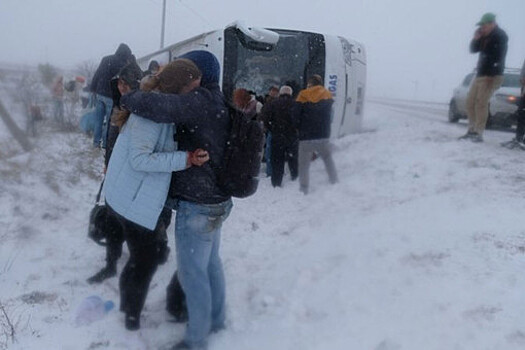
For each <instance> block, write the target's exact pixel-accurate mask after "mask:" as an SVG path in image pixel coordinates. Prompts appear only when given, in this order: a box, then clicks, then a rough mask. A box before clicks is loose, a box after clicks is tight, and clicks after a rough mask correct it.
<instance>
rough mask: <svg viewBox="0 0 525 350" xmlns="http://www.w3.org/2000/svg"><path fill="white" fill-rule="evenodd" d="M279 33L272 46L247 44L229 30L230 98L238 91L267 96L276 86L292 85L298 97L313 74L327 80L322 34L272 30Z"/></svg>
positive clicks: (226, 65) (227, 89) (227, 92)
mask: <svg viewBox="0 0 525 350" xmlns="http://www.w3.org/2000/svg"><path fill="white" fill-rule="evenodd" d="M271 30H272V31H275V32H277V33H278V34H279V41H278V42H277V44H275V45H274V46H272V47H267V48H258V47H250V46H249V45H246V44H245V43H244V42H243V40H241V38H240V37H239V34H238V33H237V32H236V29H235V28H227V29H226V31H225V54H224V75H223V77H224V78H223V92H224V94H225V96H226V97H227V98H229V97H230V96H231V94H232V92H233V90H234V89H236V88H245V89H247V90H251V91H254V92H255V93H256V94H257V95H259V96H264V95H265V94H266V93H267V92H268V90H269V88H270V87H271V86H273V85H276V86H281V85H285V84H286V85H290V86H291V87H292V89H293V90H294V95H295V94H297V93H298V92H299V90H300V89H302V88H303V87H304V86H305V81H306V78H307V76H308V75H310V74H320V75H321V76H323V77H324V69H325V67H324V66H325V46H324V37H323V36H322V35H320V34H314V33H305V32H298V31H287V30H279V29H271Z"/></svg>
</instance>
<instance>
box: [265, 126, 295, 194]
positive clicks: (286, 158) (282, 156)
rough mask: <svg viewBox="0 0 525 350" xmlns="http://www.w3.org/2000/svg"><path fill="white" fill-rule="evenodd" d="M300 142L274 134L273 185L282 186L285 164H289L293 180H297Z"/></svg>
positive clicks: (272, 157)
mask: <svg viewBox="0 0 525 350" xmlns="http://www.w3.org/2000/svg"><path fill="white" fill-rule="evenodd" d="M298 154H299V140H298V139H296V138H294V139H289V138H287V137H285V136H283V135H279V134H272V155H271V162H272V185H273V187H277V186H281V184H282V182H283V174H284V164H285V163H286V162H287V163H288V168H289V169H290V175H291V176H292V180H295V179H296V178H297V174H298V173H299V172H298V168H299V165H298V157H299V156H298Z"/></svg>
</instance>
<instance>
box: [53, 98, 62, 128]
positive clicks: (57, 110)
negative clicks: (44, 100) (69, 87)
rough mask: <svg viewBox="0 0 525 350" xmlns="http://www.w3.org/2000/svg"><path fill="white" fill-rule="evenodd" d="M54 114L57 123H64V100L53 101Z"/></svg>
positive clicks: (56, 99)
mask: <svg viewBox="0 0 525 350" xmlns="http://www.w3.org/2000/svg"><path fill="white" fill-rule="evenodd" d="M53 107H54V108H53V112H54V114H55V121H56V122H58V123H60V124H62V123H64V100H62V98H61V97H59V98H54V99H53Z"/></svg>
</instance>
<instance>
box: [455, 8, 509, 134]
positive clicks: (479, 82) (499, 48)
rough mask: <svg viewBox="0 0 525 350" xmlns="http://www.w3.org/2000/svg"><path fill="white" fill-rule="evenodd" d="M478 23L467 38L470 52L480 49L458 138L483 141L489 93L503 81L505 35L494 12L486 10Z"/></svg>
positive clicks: (505, 50) (506, 39)
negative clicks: (464, 125)
mask: <svg viewBox="0 0 525 350" xmlns="http://www.w3.org/2000/svg"><path fill="white" fill-rule="evenodd" d="M477 25H478V26H479V27H478V29H477V30H476V32H475V33H474V38H473V39H472V41H471V42H470V52H472V53H477V52H479V60H478V66H477V74H476V78H475V80H474V82H473V83H472V85H471V86H470V90H469V93H468V96H467V116H468V131H467V133H466V134H465V135H463V136H461V137H460V139H469V140H471V141H472V142H483V132H484V131H485V127H486V124H487V119H488V116H489V100H490V97H491V96H492V94H493V93H494V91H496V90H497V89H499V87H500V86H501V84H502V83H503V70H504V69H505V57H506V55H507V42H508V37H507V34H506V33H505V31H503V30H502V29H501V28H500V27H499V26H498V25H497V24H496V15H494V14H493V13H485V14H484V15H483V17H481V20H480V21H479V22H478V23H477Z"/></svg>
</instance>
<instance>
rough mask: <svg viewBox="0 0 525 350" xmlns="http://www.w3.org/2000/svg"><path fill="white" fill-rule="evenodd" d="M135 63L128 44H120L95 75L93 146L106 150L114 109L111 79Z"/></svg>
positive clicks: (91, 87)
mask: <svg viewBox="0 0 525 350" xmlns="http://www.w3.org/2000/svg"><path fill="white" fill-rule="evenodd" d="M133 61H135V57H134V56H133V55H132V53H131V49H130V48H129V47H128V45H126V44H120V45H119V47H118V48H117V51H116V52H115V54H113V55H109V56H106V57H104V58H102V61H100V64H99V66H98V68H97V70H96V72H95V75H93V80H92V81H91V86H90V90H91V92H93V93H95V94H96V101H97V102H96V110H95V111H96V116H95V130H94V132H93V146H94V147H100V143H101V142H102V148H106V137H107V126H108V124H109V117H110V115H111V110H112V108H113V100H112V97H113V95H112V92H111V79H112V78H113V77H114V76H115V75H117V73H118V72H119V71H120V70H121V69H122V68H123V67H124V66H125V65H127V64H128V63H130V62H133Z"/></svg>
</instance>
